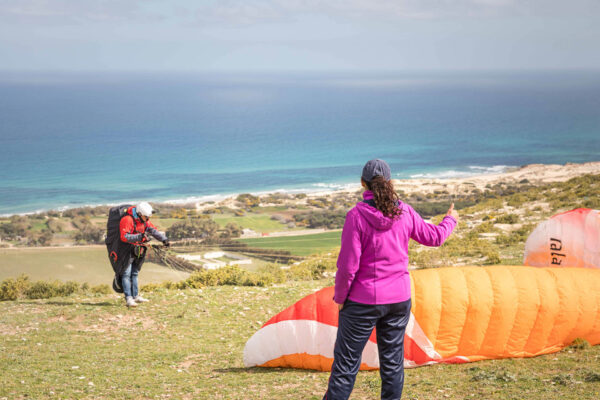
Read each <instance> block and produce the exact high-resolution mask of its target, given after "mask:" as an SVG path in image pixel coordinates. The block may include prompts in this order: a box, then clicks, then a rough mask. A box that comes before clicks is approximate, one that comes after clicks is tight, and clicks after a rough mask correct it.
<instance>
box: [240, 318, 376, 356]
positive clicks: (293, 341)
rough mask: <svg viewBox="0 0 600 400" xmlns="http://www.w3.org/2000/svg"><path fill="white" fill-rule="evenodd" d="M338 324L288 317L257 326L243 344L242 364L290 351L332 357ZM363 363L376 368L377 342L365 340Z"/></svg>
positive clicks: (286, 353)
mask: <svg viewBox="0 0 600 400" xmlns="http://www.w3.org/2000/svg"><path fill="white" fill-rule="evenodd" d="M336 335H337V327H335V326H331V325H327V324H323V323H321V322H318V321H310V320H288V321H281V322H277V323H275V324H270V325H267V326H265V327H263V328H261V329H259V330H258V331H257V332H256V333H255V334H254V335H252V337H251V338H250V339H249V340H248V342H247V343H246V347H245V348H244V365H245V366H246V367H253V366H256V365H261V364H264V363H266V362H267V361H270V360H273V359H275V358H278V357H281V356H283V355H289V354H301V353H307V354H311V355H321V356H323V357H327V358H333V347H334V345H335V338H336ZM362 357H363V358H362V362H363V363H365V364H367V365H368V366H369V367H373V368H379V356H378V355H377V345H376V344H375V343H373V342H371V341H368V342H367V345H366V346H365V350H364V351H363V356H362Z"/></svg>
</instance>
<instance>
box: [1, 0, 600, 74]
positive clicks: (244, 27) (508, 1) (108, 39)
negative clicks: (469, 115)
mask: <svg viewBox="0 0 600 400" xmlns="http://www.w3.org/2000/svg"><path fill="white" fill-rule="evenodd" d="M598 20H600V2H598V1H594V0H574V1H571V2H569V3H566V2H563V1H558V0H530V1H527V2H523V1H517V0H456V1H452V2H439V1H435V0H420V1H415V0H346V1H340V0H330V1H327V2H323V1H317V0H224V1H220V2H213V1H191V0H173V1H171V2H168V3H164V2H160V1H156V0H147V1H141V0H132V1H127V2H121V1H115V0H89V1H86V2H81V1H79V0H53V1H42V0H0V71H26V70H33V71H66V72H75V71H171V72H215V71H216V72H259V71H262V72H274V71H279V72H286V71H289V72H300V71H302V72H309V71H317V72H325V71H413V70H425V71H429V70H431V71H441V70H444V71H446V70H448V71H453V70H461V71H488V70H526V71H534V70H596V69H600V24H598Z"/></svg>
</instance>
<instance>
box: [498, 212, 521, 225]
mask: <svg viewBox="0 0 600 400" xmlns="http://www.w3.org/2000/svg"><path fill="white" fill-rule="evenodd" d="M494 222H495V223H497V224H516V223H517V222H519V216H518V215H516V214H506V215H501V216H499V217H498V218H496V220H495V221H494Z"/></svg>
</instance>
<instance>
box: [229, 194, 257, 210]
mask: <svg viewBox="0 0 600 400" xmlns="http://www.w3.org/2000/svg"><path fill="white" fill-rule="evenodd" d="M235 200H236V201H237V202H239V203H241V205H242V207H244V208H252V207H256V206H258V205H259V204H260V198H258V197H257V196H253V195H251V194H250V193H242V194H240V195H238V197H236V198H235Z"/></svg>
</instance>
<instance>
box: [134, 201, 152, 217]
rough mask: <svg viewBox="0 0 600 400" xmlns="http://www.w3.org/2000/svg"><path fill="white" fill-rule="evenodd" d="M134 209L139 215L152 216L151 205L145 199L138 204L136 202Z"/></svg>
mask: <svg viewBox="0 0 600 400" xmlns="http://www.w3.org/2000/svg"><path fill="white" fill-rule="evenodd" d="M135 211H136V212H137V213H138V214H139V215H143V216H144V217H150V216H152V206H151V205H150V204H148V203H146V202H145V201H142V202H141V203H140V204H138V205H137V206H136V207H135Z"/></svg>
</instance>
